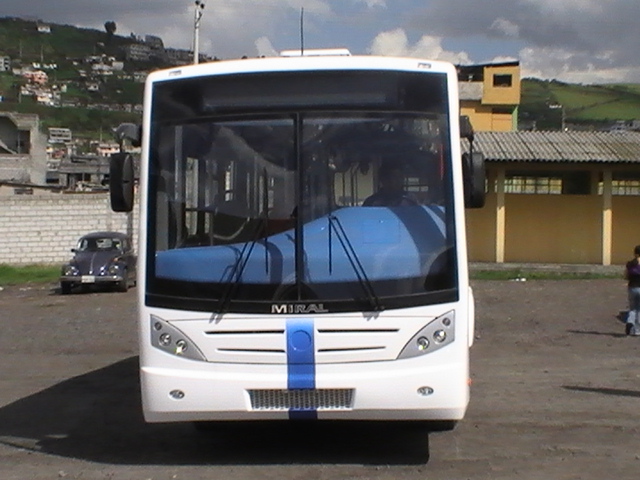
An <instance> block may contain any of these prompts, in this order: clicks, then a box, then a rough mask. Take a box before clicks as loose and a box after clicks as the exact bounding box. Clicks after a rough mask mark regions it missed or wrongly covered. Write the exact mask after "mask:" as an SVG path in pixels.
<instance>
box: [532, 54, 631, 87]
mask: <svg viewBox="0 0 640 480" xmlns="http://www.w3.org/2000/svg"><path fill="white" fill-rule="evenodd" d="M520 61H521V65H522V76H523V77H536V78H542V79H549V80H550V79H556V80H560V81H563V82H568V83H583V84H595V83H610V82H640V71H639V69H638V68H637V67H632V66H613V65H612V64H611V62H608V55H607V54H603V55H600V56H598V57H593V56H587V55H582V54H579V53H576V52H574V51H571V50H567V49H563V48H533V47H527V48H523V49H522V50H520Z"/></svg>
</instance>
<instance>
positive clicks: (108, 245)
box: [77, 237, 121, 252]
mask: <svg viewBox="0 0 640 480" xmlns="http://www.w3.org/2000/svg"><path fill="white" fill-rule="evenodd" d="M120 248H121V242H120V240H119V239H117V238H112V237H90V238H82V239H80V242H79V243H78V248H77V250H78V251H79V252H105V251H118V250H120Z"/></svg>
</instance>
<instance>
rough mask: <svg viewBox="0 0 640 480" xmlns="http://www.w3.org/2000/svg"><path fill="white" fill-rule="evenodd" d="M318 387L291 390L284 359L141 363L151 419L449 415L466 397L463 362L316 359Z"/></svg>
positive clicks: (458, 412)
mask: <svg viewBox="0 0 640 480" xmlns="http://www.w3.org/2000/svg"><path fill="white" fill-rule="evenodd" d="M314 375H315V388H307V389H290V388H288V386H287V372H286V367H285V366H282V365H232V364H223V365H222V364H207V365H203V368H199V369H197V370H193V369H189V370H180V369H174V368H153V367H145V366H144V365H143V366H142V368H141V383H142V401H143V410H144V417H145V420H146V421H147V422H181V421H261V420H292V419H297V418H312V419H318V420H412V421H449V420H454V421H455V420H460V419H462V418H463V416H464V414H465V411H466V408H467V404H468V402H469V379H468V368H467V365H466V364H465V363H449V364H444V365H437V366H425V365H424V364H423V363H422V362H420V361H419V359H417V360H416V359H410V360H398V361H394V362H373V363H366V364H341V365H335V364H334V365H316V366H315V372H314Z"/></svg>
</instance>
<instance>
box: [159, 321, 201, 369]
mask: <svg viewBox="0 0 640 480" xmlns="http://www.w3.org/2000/svg"><path fill="white" fill-rule="evenodd" d="M151 345H153V346H154V347H156V348H158V349H160V350H162V351H163V352H167V353H170V354H171V355H176V356H178V357H182V358H189V359H191V360H199V361H202V362H206V361H207V359H206V357H205V356H204V355H203V354H202V352H201V351H200V349H199V348H198V347H197V346H196V344H195V343H193V341H192V340H191V339H190V338H189V337H187V336H186V335H185V334H184V333H183V332H182V331H180V329H178V328H176V327H174V326H173V325H171V324H170V323H169V322H166V321H164V320H162V319H161V318H160V317H157V316H155V315H151Z"/></svg>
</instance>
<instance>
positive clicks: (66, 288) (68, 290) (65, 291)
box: [60, 282, 71, 295]
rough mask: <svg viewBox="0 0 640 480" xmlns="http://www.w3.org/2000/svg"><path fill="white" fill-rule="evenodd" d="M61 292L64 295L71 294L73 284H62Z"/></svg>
mask: <svg viewBox="0 0 640 480" xmlns="http://www.w3.org/2000/svg"><path fill="white" fill-rule="evenodd" d="M60 291H61V292H62V294H63V295H68V294H70V293H71V284H70V283H69V282H61V283H60Z"/></svg>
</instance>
